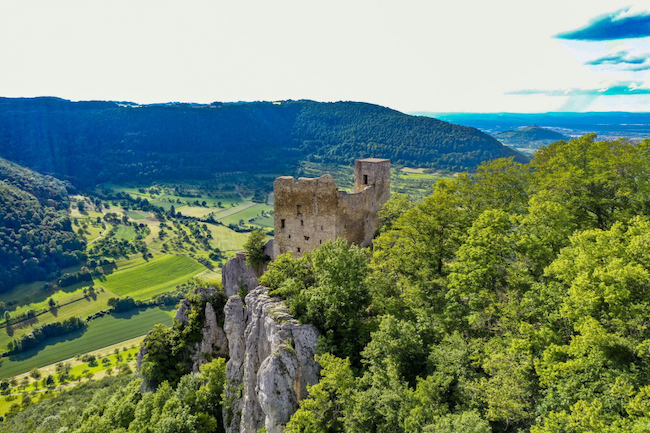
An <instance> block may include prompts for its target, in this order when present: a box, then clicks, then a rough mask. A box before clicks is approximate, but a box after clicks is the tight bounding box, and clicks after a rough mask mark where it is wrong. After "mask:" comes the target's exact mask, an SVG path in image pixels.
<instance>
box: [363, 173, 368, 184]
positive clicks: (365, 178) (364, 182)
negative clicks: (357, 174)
mask: <svg viewBox="0 0 650 433" xmlns="http://www.w3.org/2000/svg"><path fill="white" fill-rule="evenodd" d="M363 184H364V185H368V175H367V174H364V175H363Z"/></svg>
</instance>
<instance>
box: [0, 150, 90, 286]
mask: <svg viewBox="0 0 650 433" xmlns="http://www.w3.org/2000/svg"><path fill="white" fill-rule="evenodd" d="M0 179H2V180H0V292H2V291H5V290H7V289H9V288H11V287H14V286H15V285H17V284H20V283H24V282H29V281H35V280H39V279H40V280H42V279H45V277H46V276H48V275H50V274H53V273H55V272H57V271H59V270H61V269H63V268H65V267H67V266H71V265H75V264H77V263H79V262H80V259H81V256H82V253H81V252H82V251H83V249H84V247H85V245H84V242H83V241H82V240H81V239H80V238H79V237H78V236H77V235H76V234H75V233H74V231H73V230H72V224H71V222H70V218H69V217H68V215H67V213H66V211H65V210H64V209H67V208H68V205H69V197H68V191H67V189H66V185H65V184H64V183H63V182H61V181H59V180H56V179H54V178H52V177H49V176H42V175H39V174H38V173H35V172H33V171H31V170H27V169H25V168H24V167H20V166H17V165H16V164H12V163H10V162H8V161H5V160H3V159H0Z"/></svg>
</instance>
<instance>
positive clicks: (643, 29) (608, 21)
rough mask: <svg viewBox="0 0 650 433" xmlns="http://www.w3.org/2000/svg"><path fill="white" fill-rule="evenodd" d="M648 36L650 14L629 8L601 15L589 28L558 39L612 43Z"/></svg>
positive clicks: (567, 33) (571, 32)
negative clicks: (633, 11)
mask: <svg viewBox="0 0 650 433" xmlns="http://www.w3.org/2000/svg"><path fill="white" fill-rule="evenodd" d="M648 36H650V13H649V12H638V13H631V12H630V9H629V8H628V9H621V10H619V11H616V12H613V13H610V14H605V15H601V16H599V17H597V18H595V19H594V20H592V21H591V22H590V23H589V24H587V26H585V27H583V28H581V29H577V30H572V31H569V32H565V33H560V34H559V35H557V36H556V38H559V39H572V40H578V41H610V40H614V39H632V38H645V37H648Z"/></svg>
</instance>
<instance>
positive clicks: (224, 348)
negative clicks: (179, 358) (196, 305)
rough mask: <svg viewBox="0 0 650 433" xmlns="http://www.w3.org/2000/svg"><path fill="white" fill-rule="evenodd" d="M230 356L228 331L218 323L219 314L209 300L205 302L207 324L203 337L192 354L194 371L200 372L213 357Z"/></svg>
mask: <svg viewBox="0 0 650 433" xmlns="http://www.w3.org/2000/svg"><path fill="white" fill-rule="evenodd" d="M216 357H221V358H228V339H227V338H226V333H225V332H224V330H223V329H222V328H221V327H220V326H219V324H218V323H217V314H216V313H215V311H214V308H213V307H212V304H210V303H209V302H208V303H206V304H205V324H204V325H203V339H202V340H201V342H200V343H197V345H196V347H195V349H194V352H193V353H192V355H191V359H192V372H193V373H198V372H199V368H200V367H201V366H202V365H203V364H206V363H208V362H210V360H212V359H213V358H216Z"/></svg>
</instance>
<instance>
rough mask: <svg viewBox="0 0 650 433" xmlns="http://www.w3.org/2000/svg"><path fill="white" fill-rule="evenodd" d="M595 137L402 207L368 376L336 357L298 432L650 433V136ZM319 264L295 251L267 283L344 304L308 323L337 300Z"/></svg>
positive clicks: (387, 249)
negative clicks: (639, 139) (310, 277)
mask: <svg viewBox="0 0 650 433" xmlns="http://www.w3.org/2000/svg"><path fill="white" fill-rule="evenodd" d="M594 138H595V137H594V136H593V135H588V136H585V137H581V138H579V139H576V140H572V141H570V142H569V143H564V142H560V143H555V144H553V145H551V146H549V147H548V148H542V149H541V150H540V151H539V152H538V154H537V155H535V157H534V159H533V161H532V162H531V164H530V165H521V164H518V163H517V162H515V161H513V160H511V159H503V160H497V161H492V162H490V163H487V164H484V165H482V166H481V167H479V169H478V170H477V172H476V173H475V174H474V175H461V176H458V177H456V178H455V179H444V180H441V181H439V182H438V184H437V185H436V187H435V189H434V191H433V194H432V195H431V196H430V197H427V198H426V199H425V200H424V201H423V202H421V203H418V204H416V205H415V206H411V205H410V204H409V203H408V202H406V201H405V200H403V198H400V197H398V199H397V200H396V201H395V202H392V203H391V204H390V205H389V206H387V208H386V209H385V214H384V215H385V218H386V223H385V224H384V226H383V227H382V229H381V230H380V233H379V235H378V237H377V238H376V239H375V240H374V243H373V249H372V257H371V261H370V265H369V267H368V269H367V270H366V271H364V275H365V279H364V280H363V282H362V285H365V286H366V287H369V288H370V289H369V294H370V296H371V300H370V304H369V307H368V308H367V310H366V316H365V317H364V318H363V319H361V320H360V321H359V322H360V323H357V324H356V325H355V326H356V329H357V330H359V331H364V330H366V329H368V325H369V324H372V323H376V324H377V325H376V327H375V328H373V330H374V332H371V334H370V339H369V341H368V343H367V344H366V345H365V347H364V348H363V350H362V351H361V352H360V355H361V361H362V362H361V364H360V365H361V368H358V369H352V368H350V367H346V365H349V364H343V363H342V362H343V361H341V360H339V361H337V362H334V361H333V360H332V358H328V357H326V356H325V355H323V356H322V357H321V358H320V360H321V363H322V365H323V367H324V370H323V374H322V376H323V379H322V382H321V383H320V384H319V385H316V386H314V387H312V388H311V389H310V390H311V398H310V399H308V400H305V401H304V402H303V403H302V404H301V408H300V410H299V411H298V412H296V414H295V415H294V417H293V418H292V420H291V422H290V423H289V426H290V427H291V428H292V429H293V430H290V431H304V432H312V431H313V432H321V431H328V432H329V431H337V432H338V431H341V432H366V431H375V432H409V433H411V432H441V431H442V432H446V431H449V432H451V431H453V432H456V431H467V432H474V431H478V432H489V431H501V432H513V433H514V432H517V431H531V432H532V433H548V432H583V431H599V432H600V431H603V432H630V431H646V430H647V429H648V426H650V418H649V417H648V415H647V414H648V410H650V398H649V397H648V396H649V395H650V391H649V389H650V373H649V372H650V349H649V348H650V343H649V342H650V334H649V333H650V328H649V327H648V326H647V317H649V316H650V310H649V309H650V296H649V295H648V293H650V253H649V252H648V251H650V248H648V246H649V241H648V239H649V237H650V208H648V206H647V203H650V189H649V188H648V179H650V176H649V175H648V174H649V173H648V172H647V171H648V170H650V160H648V150H647V149H648V146H650V141H649V140H646V141H644V142H642V143H640V144H632V143H630V142H627V141H625V140H617V141H611V142H610V141H601V142H596V141H595V140H594ZM400 201H402V204H399V202H400ZM337 254H340V253H337ZM306 256H308V255H306ZM340 257H341V259H340V260H342V261H350V259H349V258H345V259H343V257H344V255H342V254H341V255H340ZM302 260H303V262H302V263H297V261H291V260H290V259H288V258H286V257H282V258H280V259H279V261H278V264H277V265H275V266H274V265H271V266H270V270H269V272H270V274H269V276H268V278H267V280H266V281H267V282H268V283H270V284H272V286H273V287H274V290H275V292H276V293H278V294H281V295H286V298H287V299H289V300H290V302H291V303H292V308H293V309H294V311H295V312H297V313H300V314H302V316H300V317H302V320H306V321H310V322H312V323H319V324H320V327H321V328H322V326H323V324H324V323H326V320H327V318H328V315H327V312H328V310H327V309H324V310H319V311H318V313H317V314H316V313H312V314H306V313H307V312H310V310H309V308H310V307H311V305H310V304H312V303H316V304H317V303H318V302H319V301H322V300H323V299H327V296H331V293H330V292H327V291H326V290H325V291H323V292H320V291H319V290H322V289H321V288H320V287H319V285H320V284H321V282H322V281H323V280H322V279H321V278H320V277H319V276H318V272H317V270H318V267H317V266H316V262H315V260H314V258H313V257H307V258H306V259H305V258H303V259H302ZM329 260H331V262H332V263H336V260H334V259H332V258H330V259H329ZM337 266H342V269H343V273H342V274H341V275H344V273H345V269H347V268H346V267H345V265H342V264H340V263H337ZM300 272H306V273H307V274H313V281H310V282H308V283H307V284H305V283H304V281H306V279H305V278H304V277H301V276H300ZM282 277H284V279H283V278H282ZM344 278H349V277H344ZM339 284H340V282H339ZM325 286H327V284H325ZM316 287H318V289H315V288H316ZM310 293H317V294H318V296H314V297H313V298H311V297H308V296H307V294H310ZM296 301H298V302H296ZM338 305H340V306H342V305H344V303H343V302H341V303H339V304H338ZM341 317H344V316H341ZM345 356H349V357H350V359H354V354H353V353H352V352H348V353H346V355H345ZM334 366H336V369H334ZM346 368H347V370H346ZM332 371H338V372H339V374H338V376H337V375H336V374H333V373H332ZM343 372H348V373H347V374H349V380H348V379H346V380H343V379H342V378H343V377H347V376H343V375H342V373H343ZM334 379H336V381H335V380H334ZM337 381H338V382H337ZM332 382H334V384H332ZM321 384H322V386H321ZM339 384H340V385H339ZM337 385H338V386H340V390H341V392H340V393H337V392H336V391H337V390H338V388H337ZM369 402H371V403H369Z"/></svg>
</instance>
